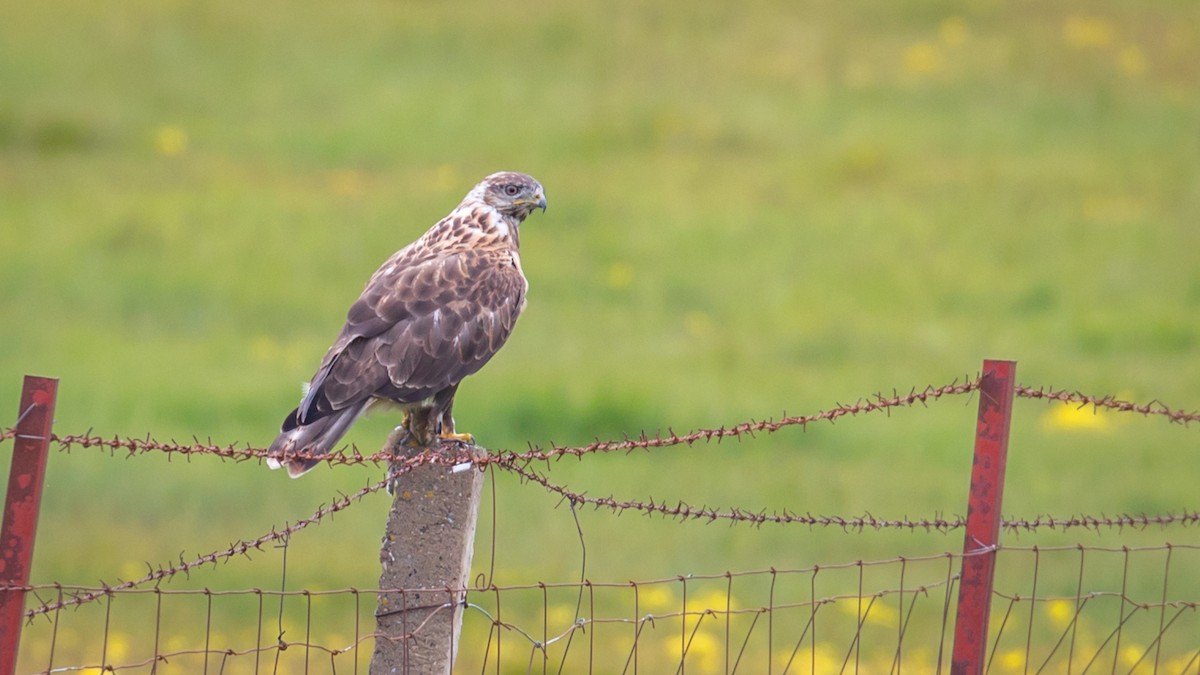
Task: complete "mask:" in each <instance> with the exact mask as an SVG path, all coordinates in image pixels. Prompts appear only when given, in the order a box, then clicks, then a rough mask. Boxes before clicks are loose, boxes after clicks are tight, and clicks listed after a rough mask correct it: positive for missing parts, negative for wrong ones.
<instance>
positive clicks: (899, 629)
mask: <svg viewBox="0 0 1200 675" xmlns="http://www.w3.org/2000/svg"><path fill="white" fill-rule="evenodd" d="M978 389H979V382H978V380H972V381H967V382H961V383H960V382H954V383H951V384H948V385H945V386H943V387H929V388H926V389H922V390H913V391H911V392H909V393H907V394H898V393H893V394H892V395H890V396H885V395H876V396H873V397H870V398H866V399H863V400H860V401H858V402H855V403H853V404H845V405H838V406H835V407H833V408H830V409H829V410H825V411H819V412H817V413H814V414H811V415H802V416H788V417H783V418H781V419H778V420H767V421H747V422H744V423H742V424H738V425H735V426H730V427H721V428H715V429H697V430H693V431H689V432H686V433H679V434H677V433H675V432H673V431H668V432H667V433H664V434H658V435H654V436H647V435H640V436H638V437H633V438H626V439H621V440H617V441H597V442H595V443H591V444H588V445H585V446H573V447H568V446H554V445H551V446H550V447H546V448H542V447H530V448H529V449H528V450H526V451H524V452H498V453H492V454H490V455H488V456H486V457H473V456H471V455H470V454H468V453H465V452H464V453H461V454H456V453H455V452H449V453H445V452H443V453H433V452H430V453H421V454H419V455H417V456H414V457H411V458H406V459H402V460H396V459H395V458H394V457H392V456H390V455H388V454H386V453H374V454H363V453H359V452H357V451H356V450H355V449H353V448H350V449H348V450H347V451H345V452H343V453H340V454H337V455H333V456H329V457H326V458H323V460H324V461H326V462H328V463H329V464H331V465H333V466H346V465H357V464H366V463H373V464H378V465H381V466H383V465H390V467H391V469H390V471H391V475H390V476H389V479H387V480H381V481H378V482H372V483H369V484H367V485H366V486H364V487H363V488H362V489H360V490H358V491H357V492H354V493H350V494H342V495H338V497H337V498H335V499H333V500H330V501H329V502H328V503H327V504H324V505H321V506H320V507H318V508H316V509H315V510H314V511H313V512H312V513H311V514H310V515H307V516H305V517H303V518H300V519H298V520H296V521H294V522H291V523H289V524H287V525H283V526H278V527H274V528H271V529H270V530H269V531H268V532H265V533H263V534H261V535H260V536H257V537H253V538H249V539H246V540H239V541H236V542H234V543H232V544H231V545H229V546H228V547H225V548H221V549H219V550H214V551H210V552H208V553H205V554H200V555H194V556H186V557H185V556H180V558H179V559H177V560H172V561H165V562H160V563H152V564H148V565H147V567H146V571H145V574H142V575H140V576H137V577H136V578H131V579H127V580H124V581H118V582H116V583H113V584H101V585H78V584H67V583H60V582H53V583H34V584H31V585H29V586H25V587H21V588H20V589H15V588H4V587H0V592H2V591H5V590H25V591H27V595H26V609H25V619H26V622H27V623H26V625H25V628H24V634H23V639H22V651H21V654H20V661H19V664H20V667H19V671H18V672H22V673H58V672H87V673H101V672H122V673H138V672H144V673H151V672H152V673H197V672H203V673H210V672H211V673H327V672H328V673H359V672H363V673H365V672H367V670H368V664H369V662H370V657H371V652H372V650H373V649H374V647H375V645H376V643H377V641H382V640H411V639H414V638H415V637H416V636H419V635H420V634H421V632H422V630H424V629H425V628H426V626H425V625H424V624H422V623H418V624H415V625H411V626H407V627H406V630H405V632H404V634H402V635H398V636H397V635H387V636H384V635H380V634H378V633H377V632H376V623H375V621H376V615H377V613H379V612H381V611H389V609H388V607H386V606H383V607H381V606H380V604H379V599H380V598H381V597H383V596H384V595H385V594H386V596H387V597H388V598H389V602H392V603H393V604H394V603H396V602H397V601H396V600H395V598H396V597H399V598H400V600H399V601H398V602H399V603H400V604H401V605H404V604H405V602H406V600H405V598H406V597H411V598H422V602H427V598H428V597H430V596H429V594H430V593H432V594H434V597H439V596H444V601H442V602H441V604H439V605H438V606H437V607H436V610H437V611H439V612H447V613H450V612H461V615H462V617H463V628H462V632H461V635H460V637H459V638H458V641H459V644H458V645H456V648H457V653H458V659H457V666H456V671H457V672H481V673H526V672H532V673H550V672H553V673H576V672H588V673H609V672H621V673H662V672H680V673H683V672H689V671H690V672H694V673H761V672H769V673H817V672H820V673H899V672H922V673H923V672H949V670H950V644H951V641H952V640H953V633H954V629H953V625H954V620H955V604H954V599H955V597H956V594H957V591H958V586H959V583H960V575H959V570H960V568H961V566H962V562H963V558H964V554H962V553H956V552H948V551H944V550H933V551H929V552H927V553H923V554H921V555H913V556H894V557H887V558H881V559H872V560H830V561H828V563H826V564H820V565H811V566H806V567H799V568H795V567H771V568H767V569H750V570H739V571H727V572H724V573H719V574H681V575H679V576H670V577H663V578H646V579H640V580H613V579H605V580H601V579H592V578H588V576H587V575H586V568H584V569H583V570H581V574H580V578H577V579H574V580H569V581H563V580H555V581H534V582H530V581H527V580H524V579H507V580H506V579H503V578H497V577H495V576H494V575H492V574H490V573H489V574H487V575H483V576H480V577H478V578H476V580H475V582H474V583H473V584H472V585H471V587H470V588H467V589H465V591H466V592H465V595H464V594H463V593H462V591H463V590H464V589H449V588H446V589H412V588H409V589H383V590H381V589H377V588H300V589H295V588H289V587H288V583H287V573H288V550H289V546H290V542H291V539H292V538H293V537H295V536H299V535H300V534H301V532H302V531H303V530H305V529H306V528H309V527H312V526H317V525H320V524H322V523H325V522H328V520H329V518H330V516H332V515H333V514H335V513H338V512H340V511H344V510H346V509H349V508H352V507H354V506H355V505H356V504H358V503H360V502H361V501H362V500H363V499H364V498H365V497H366V496H368V495H371V494H374V493H377V492H379V491H381V490H383V489H384V488H385V487H387V485H388V482H389V480H390V481H395V480H397V479H398V478H399V477H402V476H403V474H404V473H405V472H407V471H411V470H413V469H414V468H416V467H418V466H424V465H427V464H444V465H447V466H452V465H458V466H460V467H461V466H463V465H466V464H468V463H470V464H474V465H475V466H476V467H478V468H479V469H480V470H486V471H491V472H508V473H511V474H514V475H516V476H519V477H520V479H521V484H522V485H525V486H527V487H528V488H530V489H541V490H546V491H548V492H550V493H551V494H553V495H556V496H557V497H559V498H560V499H561V500H562V502H563V503H565V504H567V505H568V506H570V507H571V508H572V510H574V509H575V508H577V507H584V506H587V507H590V508H595V509H599V510H602V511H611V512H616V513H623V512H635V513H640V514H644V515H653V516H658V517H661V518H660V519H661V520H662V521H664V522H663V524H662V527H672V525H671V524H670V521H677V522H683V521H697V520H698V521H706V522H726V523H729V524H731V525H735V524H736V525H742V526H752V527H753V526H761V525H763V524H767V523H770V524H776V525H782V526H790V527H806V528H827V529H830V530H834V531H837V530H841V531H845V532H847V533H855V534H859V533H870V532H876V531H884V530H886V531H890V532H901V533H903V532H912V533H916V532H937V533H952V532H956V531H958V530H961V529H963V528H964V527H965V518H962V517H944V516H941V515H934V516H930V517H924V518H909V517H904V518H892V519H885V518H877V517H875V516H872V515H869V514H865V515H855V516H842V515H814V514H808V513H792V512H788V511H772V512H768V511H763V510H756V509H745V508H737V507H732V508H728V509H716V508H710V507H707V506H702V505H695V504H689V503H686V502H683V501H677V500H675V501H661V500H654V499H635V498H626V497H618V496H613V495H609V496H592V495H590V494H587V493H586V492H584V491H578V490H574V489H572V488H571V487H570V486H568V485H564V484H562V483H559V482H556V481H555V480H554V479H553V477H552V475H551V473H550V472H549V470H548V468H549V467H550V466H551V463H552V462H553V460H555V459H558V458H561V457H586V456H589V455H593V454H597V453H614V452H615V453H627V452H630V451H634V450H645V451H653V450H656V449H659V448H664V447H670V446H676V445H690V444H696V443H719V442H721V441H722V440H724V439H730V438H737V439H743V437H746V438H744V439H743V440H745V441H752V440H753V439H754V438H755V436H756V435H757V434H770V433H774V432H775V431H778V430H780V429H783V428H785V427H791V426H800V427H804V426H806V425H810V424H814V423H819V422H833V421H836V420H838V419H840V418H843V417H847V416H857V415H864V414H876V413H883V414H890V411H891V410H893V409H895V408H912V407H919V406H922V405H925V404H927V403H928V402H930V401H933V400H937V399H939V398H942V397H947V396H956V395H971V394H973V393H975V392H977V391H978ZM1016 393H1017V395H1018V396H1021V397H1024V398H1028V399H1035V400H1045V401H1051V402H1059V403H1070V404H1074V405H1076V406H1079V407H1081V408H1091V409H1093V410H1100V409H1103V410H1107V411H1113V412H1117V413H1122V414H1131V415H1143V416H1147V417H1152V418H1157V419H1163V420H1165V421H1169V422H1171V423H1176V424H1181V425H1188V424H1190V423H1192V422H1195V421H1200V413H1196V412H1184V411H1182V410H1178V409H1173V408H1170V407H1168V406H1165V405H1163V404H1160V403H1157V402H1152V403H1149V404H1134V403H1130V402H1127V401H1121V400H1118V399H1115V398H1113V397H1093V396H1088V395H1085V394H1082V393H1079V392H1070V391H1066V390H1055V389H1050V388H1031V387H1018V388H1017V392H1016ZM15 437H16V431H15V428H13V429H5V430H0V441H8V440H12V439H13V438H15ZM52 440H53V441H54V442H55V443H57V445H58V447H59V448H60V449H61V450H71V449H95V450H102V451H106V452H108V453H110V454H111V455H112V456H123V457H127V458H129V457H140V456H145V455H149V454H152V453H153V454H161V453H166V454H168V455H185V456H188V457H192V456H212V457H217V458H220V459H222V460H229V461H262V459H263V458H264V457H265V451H263V450H261V449H257V448H253V447H249V446H245V445H239V444H227V445H220V444H214V443H212V442H205V441H200V440H193V442H192V443H177V442H175V441H159V440H156V439H153V438H150V437H146V438H140V439H135V438H128V437H125V438H122V437H101V436H98V435H95V434H94V433H92V432H91V431H89V432H86V433H83V434H77V435H62V436H58V435H55V436H53V439H52ZM1197 520H1200V512H1196V511H1181V512H1172V513H1148V514H1147V513H1135V514H1117V515H1104V514H1100V515H1086V514H1075V515H1068V516H1054V515H1045V516H1038V517H1034V518H1023V519H1017V518H1012V519H1006V520H1004V521H1003V523H1002V528H1003V530H1004V531H1005V532H1008V533H1010V534H1018V533H1019V534H1020V535H1021V536H1022V538H1023V539H1026V540H1027V539H1029V538H1035V539H1036V538H1037V537H1038V536H1039V535H1042V534H1052V535H1054V536H1053V537H1048V539H1053V540H1054V541H1055V542H1056V543H1054V544H1048V545H1038V544H1036V543H1027V542H1025V541H1023V542H1022V545H1021V546H1013V545H1004V546H1002V547H999V548H997V549H994V552H995V555H996V556H997V557H996V570H997V572H996V582H995V591H994V595H993V600H992V621H991V630H990V632H989V635H988V662H987V663H988V665H987V670H988V672H998V673H1008V672H1021V673H1060V672H1061V673H1094V672H1119V673H1141V672H1155V673H1158V672H1163V673H1198V674H1200V619H1198V618H1197V611H1196V610H1197V607H1198V603H1200V585H1198V584H1196V583H1195V581H1194V579H1195V574H1196V573H1197V571H1200V539H1197V537H1196V536H1195V531H1194V530H1192V529H1190V526H1191V525H1194V524H1196V522H1197ZM1072 531H1078V532H1088V533H1101V532H1102V533H1106V535H1107V538H1106V539H1105V542H1106V543H1103V544H1100V543H1095V542H1091V543H1078V542H1075V543H1070V544H1062V543H1057V542H1058V541H1059V540H1061V538H1062V537H1063V536H1068V535H1069V534H1070V533H1071V532H1072ZM1129 532H1137V533H1138V534H1139V536H1138V537H1137V538H1136V540H1135V539H1134V538H1126V537H1125V533H1129ZM1158 533H1161V534H1162V538H1161V540H1159V541H1157V542H1151V543H1147V536H1150V537H1151V538H1155V537H1157V534H1158ZM1111 542H1115V543H1111ZM1123 542H1124V543H1123ZM505 545H506V544H505V542H503V541H500V542H499V543H496V542H494V541H493V543H492V546H493V547H496V546H501V547H503V546H505ZM992 552H993V551H992V550H988V551H986V553H992ZM493 554H494V551H493ZM976 554H978V553H976ZM245 559H250V562H249V563H248V564H252V565H255V566H257V567H260V568H261V569H263V571H264V574H263V578H264V579H265V580H269V581H270V582H272V583H270V584H268V583H264V584H262V586H261V587H254V588H216V587H212V588H210V587H207V586H206V573H207V570H208V569H210V568H213V567H216V566H219V565H223V564H226V563H230V562H233V561H243V560H245ZM718 564H719V561H718ZM100 576H104V575H102V574H101V575H100ZM396 594H398V596H397V595H396ZM412 672H416V671H412Z"/></svg>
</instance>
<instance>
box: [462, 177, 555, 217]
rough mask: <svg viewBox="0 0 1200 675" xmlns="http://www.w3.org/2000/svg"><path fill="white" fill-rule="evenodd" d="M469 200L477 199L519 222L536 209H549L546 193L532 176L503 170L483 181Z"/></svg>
mask: <svg viewBox="0 0 1200 675" xmlns="http://www.w3.org/2000/svg"><path fill="white" fill-rule="evenodd" d="M467 198H468V199H471V198H475V199H478V200H479V201H482V202H483V203H485V204H487V205H488V206H491V207H492V208H494V209H496V210H497V211H499V212H500V213H501V214H503V215H505V216H508V217H509V218H512V219H514V220H515V221H516V222H518V223H520V222H521V221H523V220H525V218H527V217H528V216H529V214H530V213H532V212H533V210H534V209H541V210H542V211H545V210H546V191H545V190H543V189H542V184H541V183H539V182H537V181H536V180H535V179H534V178H533V176H529V175H526V174H523V173H517V172H515V171H501V172H500V173H494V174H492V175H490V176H488V177H487V178H484V179H483V181H482V182H480V183H479V185H476V186H475V187H474V188H473V189H472V190H471V192H470V193H468V194H467Z"/></svg>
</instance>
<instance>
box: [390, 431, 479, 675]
mask: <svg viewBox="0 0 1200 675" xmlns="http://www.w3.org/2000/svg"><path fill="white" fill-rule="evenodd" d="M402 441H403V439H401V438H399V435H398V434H393V435H392V437H391V438H389V439H388V443H387V446H385V447H386V448H387V449H389V450H391V451H392V452H393V453H395V455H396V456H397V457H411V456H413V455H415V454H416V453H417V452H418V451H419V450H417V449H413V448H410V447H408V446H406V445H405V444H404V443H403V442H402ZM469 450H470V452H471V454H472V455H475V456H478V455H480V454H481V453H483V452H484V450H483V449H482V448H479V447H478V446H471V447H470V448H469ZM393 491H394V495H393V499H392V509H391V512H390V513H389V515H388V521H387V530H386V532H385V534H384V537H383V548H382V550H381V551H380V554H379V555H380V562H381V563H382V568H383V570H382V572H381V574H380V576H379V588H380V593H379V604H378V608H377V610H376V638H375V650H374V652H373V653H372V655H371V671H370V672H371V675H399V674H401V673H413V674H417V673H420V674H421V675H424V674H426V673H449V672H450V669H451V667H452V666H453V664H454V657H455V654H456V652H457V650H458V642H459V634H460V632H461V630H462V610H463V602H464V600H465V598H466V590H465V589H466V588H467V584H468V582H469V576H470V573H471V557H472V554H473V550H474V548H473V545H474V541H475V525H476V522H477V521H478V517H479V498H480V494H481V493H482V491H483V472H482V471H479V470H478V469H476V468H475V467H473V466H460V467H457V468H451V467H448V466H446V465H444V464H425V465H422V466H419V467H417V468H415V469H413V470H412V471H410V472H407V473H405V474H403V475H401V476H399V477H398V478H397V480H396V483H395V485H394V486H393Z"/></svg>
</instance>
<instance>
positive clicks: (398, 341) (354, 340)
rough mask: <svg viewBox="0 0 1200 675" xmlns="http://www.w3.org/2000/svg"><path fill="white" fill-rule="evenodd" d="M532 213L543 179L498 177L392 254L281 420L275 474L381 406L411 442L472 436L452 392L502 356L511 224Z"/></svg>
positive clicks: (508, 327) (511, 291) (513, 261)
mask: <svg viewBox="0 0 1200 675" xmlns="http://www.w3.org/2000/svg"><path fill="white" fill-rule="evenodd" d="M534 209H542V211H545V210H546V196H545V192H544V191H543V190H542V186H541V184H540V183H538V182H537V181H536V180H534V179H533V178H532V177H531V176H527V175H525V174H523V173H515V172H508V171H505V172H501V173H494V174H492V175H490V176H488V177H487V178H484V179H483V181H482V182H480V183H479V184H478V185H476V186H475V187H474V188H472V189H471V191H470V192H468V193H467V196H466V197H465V198H464V199H463V200H462V203H460V204H459V205H458V206H457V207H456V208H455V209H454V210H453V211H451V212H450V215H448V216H446V217H445V218H442V219H441V220H439V221H438V222H437V224H436V225H434V226H433V227H431V228H429V231H427V232H426V233H425V234H423V235H421V237H420V238H419V239H417V240H416V241H414V242H413V243H411V244H409V245H408V246H405V247H404V248H402V249H400V250H399V251H397V252H396V253H395V254H393V255H392V257H390V258H388V259H387V261H386V262H384V263H383V265H382V266H381V267H380V268H379V269H378V270H376V272H375V274H374V275H372V276H371V280H370V281H368V282H367V285H366V288H365V289H364V290H363V292H362V295H360V296H359V297H358V300H357V301H355V303H354V304H353V305H351V306H350V311H349V312H348V313H347V315H346V325H345V326H343V327H342V332H341V334H339V335H338V337H337V339H336V340H334V342H333V346H332V347H330V348H329V351H328V352H327V353H326V354H325V358H324V359H323V360H322V361H321V365H320V367H319V368H317V373H316V374H315V375H313V378H312V380H311V381H310V382H309V383H308V385H307V386H306V387H305V393H304V397H303V399H302V400H301V401H300V405H299V406H297V407H296V409H295V410H293V411H292V412H291V413H290V414H288V416H287V418H286V419H284V420H283V428H282V429H281V430H280V432H279V436H277V437H276V438H275V441H274V442H273V443H271V447H270V449H269V450H268V459H267V463H268V464H269V465H270V466H271V468H273V469H277V468H279V467H280V466H286V467H287V468H288V474H290V475H291V476H292V477H293V478H295V477H297V476H299V475H301V474H303V473H304V472H306V471H308V470H309V469H311V468H312V467H313V466H315V465H316V464H317V463H318V462H319V461H320V460H319V459H316V457H317V456H319V455H322V454H325V453H327V452H329V450H330V449H331V448H332V447H333V445H334V444H335V443H337V442H338V440H339V439H340V438H341V437H342V436H343V435H344V434H345V433H346V430H347V429H349V428H350V425H351V424H353V423H354V420H356V419H358V417H359V416H360V415H362V414H363V413H365V412H366V411H367V409H368V408H370V407H371V406H372V405H373V404H375V403H380V402H386V403H392V404H395V405H399V406H400V408H401V409H402V410H403V411H404V422H403V426H404V429H405V431H407V432H408V435H409V437H410V440H411V441H412V442H415V443H417V444H418V445H421V446H429V445H432V444H433V443H435V442H436V441H437V440H438V439H456V440H461V441H470V440H472V438H471V436H470V434H460V433H458V432H456V431H455V428H454V418H453V417H452V416H451V414H450V411H451V407H452V406H453V405H454V393H455V391H456V390H457V389H458V384H459V382H461V381H462V379H463V378H464V377H466V376H468V375H470V374H472V373H474V372H476V371H477V370H479V369H480V368H482V367H483V364H485V363H487V362H488V359H491V358H492V356H493V355H495V353H496V352H497V351H498V350H499V349H500V347H501V346H502V345H503V344H504V341H505V340H507V339H508V336H509V334H510V333H512V329H513V325H514V324H515V323H516V321H517V316H519V315H520V313H521V310H522V309H523V308H524V306H525V291H526V289H527V288H528V283H527V282H526V280H525V275H524V274H523V273H522V271H521V257H520V255H519V253H518V249H519V244H520V241H519V229H518V228H519V227H520V225H521V223H522V221H524V220H525V218H526V217H528V216H529V214H530V213H531V212H532V211H533V210H534ZM297 453H300V455H301V456H296V455H297Z"/></svg>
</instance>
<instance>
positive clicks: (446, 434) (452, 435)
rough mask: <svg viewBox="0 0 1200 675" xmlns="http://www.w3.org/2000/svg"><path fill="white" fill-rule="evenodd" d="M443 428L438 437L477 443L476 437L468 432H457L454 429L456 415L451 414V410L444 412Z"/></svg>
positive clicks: (441, 425)
mask: <svg viewBox="0 0 1200 675" xmlns="http://www.w3.org/2000/svg"><path fill="white" fill-rule="evenodd" d="M439 426H440V427H441V429H440V430H439V431H438V438H440V439H442V440H445V441H459V442H460V443H469V444H472V445H473V444H474V443H475V437H474V436H472V435H471V434H468V433H461V434H460V433H457V432H455V431H454V417H452V416H451V415H450V411H449V410H446V412H444V413H442V420H441V424H440V425H439Z"/></svg>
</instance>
